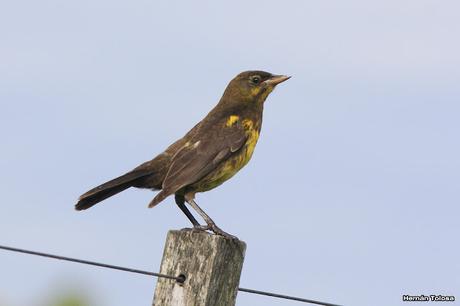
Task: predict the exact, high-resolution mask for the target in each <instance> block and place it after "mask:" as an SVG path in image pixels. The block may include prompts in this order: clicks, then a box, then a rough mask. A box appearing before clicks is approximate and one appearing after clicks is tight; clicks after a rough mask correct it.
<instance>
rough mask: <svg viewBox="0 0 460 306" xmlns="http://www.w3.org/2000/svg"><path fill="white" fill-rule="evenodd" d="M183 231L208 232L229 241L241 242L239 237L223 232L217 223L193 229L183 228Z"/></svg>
mask: <svg viewBox="0 0 460 306" xmlns="http://www.w3.org/2000/svg"><path fill="white" fill-rule="evenodd" d="M181 231H197V232H206V231H211V232H213V233H214V234H216V235H219V236H222V237H225V238H227V239H232V240H239V239H238V237H236V236H233V235H230V234H229V233H227V232H225V231H223V230H222V229H220V227H218V226H217V225H216V224H215V223H210V224H208V225H195V226H193V228H188V227H186V228H183V229H181Z"/></svg>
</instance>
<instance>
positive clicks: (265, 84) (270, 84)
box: [223, 71, 290, 105]
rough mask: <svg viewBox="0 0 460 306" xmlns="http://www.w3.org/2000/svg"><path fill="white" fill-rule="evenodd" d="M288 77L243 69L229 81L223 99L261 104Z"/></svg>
mask: <svg viewBox="0 0 460 306" xmlns="http://www.w3.org/2000/svg"><path fill="white" fill-rule="evenodd" d="M289 78H290V76H285V75H274V74H271V73H269V72H265V71H245V72H242V73H240V74H238V75H237V76H236V77H235V78H234V79H233V80H231V81H230V83H229V84H228V86H227V89H226V90H225V92H224V96H223V100H227V101H232V102H233V103H235V102H236V103H242V102H244V103H248V104H256V105H262V104H263V102H264V101H265V99H267V97H268V95H269V94H270V93H271V92H272V91H273V89H275V87H276V85H278V84H280V83H282V82H284V81H286V80H288V79H289Z"/></svg>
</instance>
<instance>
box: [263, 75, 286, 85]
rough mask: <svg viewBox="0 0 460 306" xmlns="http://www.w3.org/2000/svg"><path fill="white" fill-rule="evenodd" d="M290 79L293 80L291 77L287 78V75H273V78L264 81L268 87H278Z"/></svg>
mask: <svg viewBox="0 0 460 306" xmlns="http://www.w3.org/2000/svg"><path fill="white" fill-rule="evenodd" d="M290 78H291V77H290V76H286V75H273V76H272V77H271V78H269V79H268V80H266V81H264V83H265V84H267V85H271V86H276V85H278V84H279V83H283V82H284V81H287V80H289V79H290Z"/></svg>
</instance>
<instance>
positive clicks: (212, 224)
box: [185, 196, 238, 240]
mask: <svg viewBox="0 0 460 306" xmlns="http://www.w3.org/2000/svg"><path fill="white" fill-rule="evenodd" d="M185 200H186V201H187V203H188V204H190V206H192V207H193V209H195V211H196V212H197V213H199V214H200V216H201V217H202V218H203V219H204V221H205V222H206V224H207V225H206V226H199V227H197V226H195V227H194V228H195V229H198V230H209V231H212V232H213V233H214V234H216V235H220V236H223V237H225V238H229V239H235V240H238V237H236V236H233V235H230V234H229V233H227V232H224V231H223V230H221V229H220V228H219V227H218V226H217V225H216V223H215V222H214V221H213V220H212V219H211V217H209V216H208V215H207V214H206V213H205V212H204V210H202V209H201V208H200V207H199V206H198V205H197V204H196V202H195V200H194V199H193V196H191V197H190V196H186V197H185Z"/></svg>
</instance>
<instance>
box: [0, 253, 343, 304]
mask: <svg viewBox="0 0 460 306" xmlns="http://www.w3.org/2000/svg"><path fill="white" fill-rule="evenodd" d="M0 249H2V250H6V251H11V252H17V253H23V254H30V255H35V256H41V257H46V258H52V259H58V260H64V261H70V262H76V263H80V264H85V265H91V266H96V267H101V268H107V269H114V270H119V271H125V272H131V273H137V274H143V275H149V276H155V277H162V278H168V279H173V280H175V281H177V282H178V283H181V284H183V283H184V282H185V281H186V279H187V278H186V276H185V275H184V274H180V275H179V276H172V275H166V274H161V273H155V272H150V271H144V270H138V269H132V268H126V267H121V266H115V265H109V264H105V263H100V262H95V261H89V260H83V259H78V258H72V257H66V256H60V255H53V254H49V253H43V252H36V251H30V250H25V249H19V248H13V247H9V246H3V245H0ZM238 291H241V292H247V293H253V294H258V295H265V296H270V297H275V298H280V299H286V300H291V301H298V302H304V303H310V304H316V305H324V306H341V305H338V304H331V303H326V302H320V301H315V300H310V299H304V298H300V297H295V296H289V295H284V294H278V293H273V292H266V291H259V290H254V289H247V288H238Z"/></svg>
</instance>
